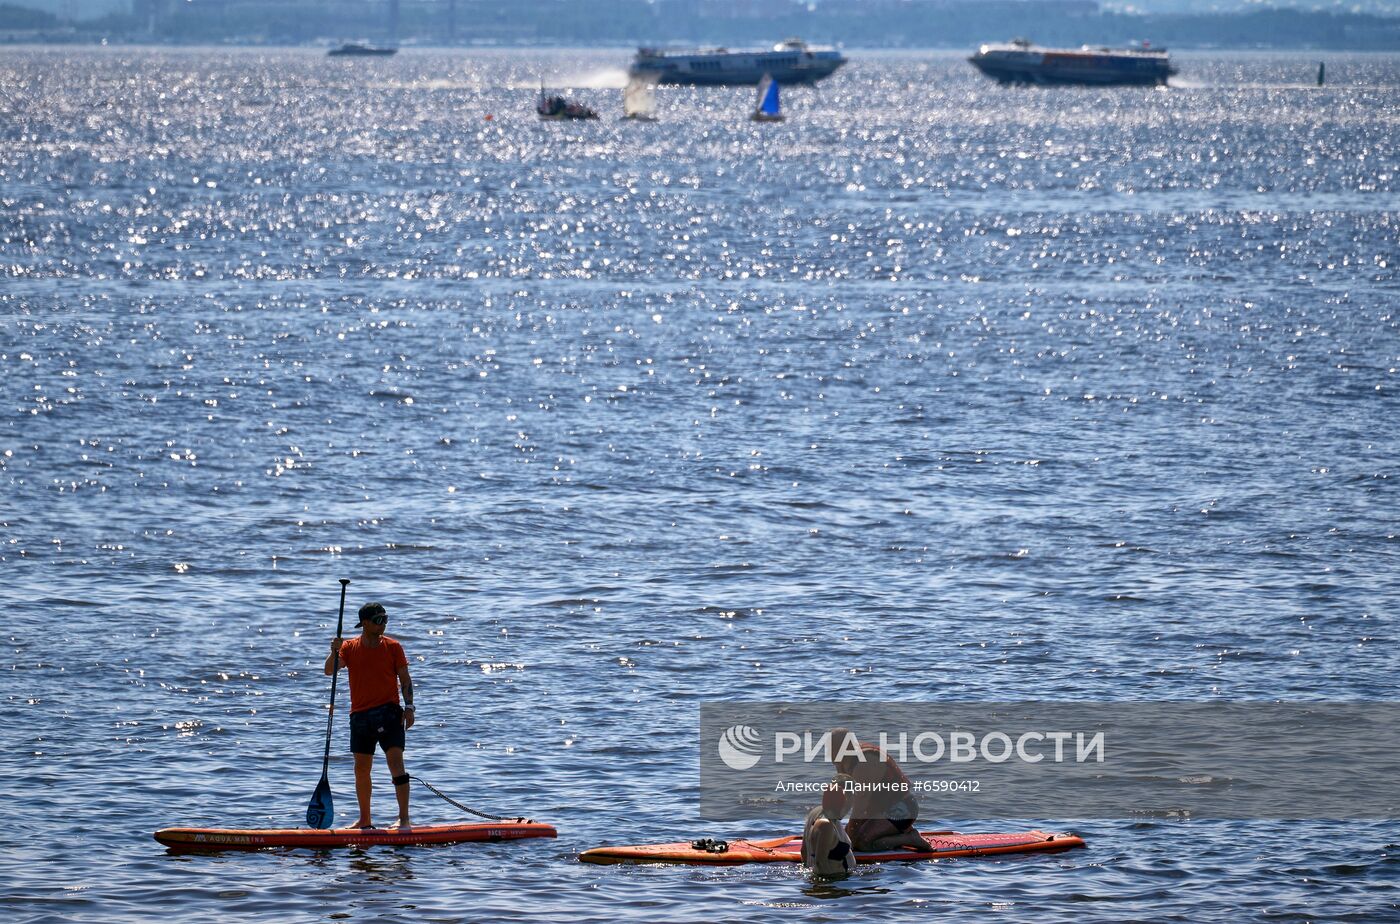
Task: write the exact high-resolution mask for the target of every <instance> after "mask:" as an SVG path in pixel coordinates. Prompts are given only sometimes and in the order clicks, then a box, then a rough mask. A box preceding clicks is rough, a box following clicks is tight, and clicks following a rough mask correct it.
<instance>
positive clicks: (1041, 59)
mask: <svg viewBox="0 0 1400 924" xmlns="http://www.w3.org/2000/svg"><path fill="white" fill-rule="evenodd" d="M967 60H968V61H971V62H972V64H973V66H974V67H976V68H977V69H978V70H979V71H981V72H982V73H984V74H986V75H987V76H988V77H993V78H995V79H996V80H998V81H1000V82H1001V83H1055V84H1084V85H1094V86H1113V85H1125V84H1129V85H1131V84H1139V85H1152V84H1160V85H1165V84H1166V82H1167V78H1168V77H1170V76H1171V75H1172V74H1175V73H1176V68H1175V67H1173V66H1172V63H1171V60H1170V59H1169V58H1168V57H1167V50H1166V49H1165V48H1150V47H1148V46H1147V45H1146V44H1144V45H1143V46H1142V47H1139V48H1090V47H1089V46H1088V45H1085V46H1084V47H1082V48H1039V47H1037V46H1035V45H1032V44H1031V43H1030V42H1028V41H1026V40H1025V39H1015V40H1014V41H1012V42H1010V43H1008V44H1004V45H983V46H982V47H981V48H979V49H978V50H977V54H975V55H973V56H972V57H970V58H968V59H967Z"/></svg>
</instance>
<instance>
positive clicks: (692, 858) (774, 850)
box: [579, 831, 1085, 866]
mask: <svg viewBox="0 0 1400 924" xmlns="http://www.w3.org/2000/svg"><path fill="white" fill-rule="evenodd" d="M921 834H922V836H923V839H924V843H926V844H927V845H928V850H912V849H903V850H892V851H888V852H884V853H858V854H856V859H857V861H859V862H861V863H881V862H885V861H911V860H938V859H942V858H946V857H986V856H996V855H999V854H1008V853H1036V852H1052V851H1059V850H1072V849H1073V848H1075V847H1083V846H1085V844H1084V839H1083V838H1080V837H1077V836H1075V835H1073V834H1053V833H1050V832H1047V831H1021V832H1016V833H1011V834H960V833H958V832H957V831H927V832H921ZM727 846H728V849H727V850H725V851H723V852H718V853H717V852H714V851H712V850H700V849H697V848H695V847H694V846H692V842H690V841H682V842H679V843H675V844H639V845H636V846H630V847H595V848H593V849H592V850H585V851H584V852H583V853H581V854H579V859H580V860H582V861H583V862H585V863H693V864H709V865H714V866H737V865H739V864H742V863H800V862H801V861H802V835H800V834H793V835H788V836H787V837H774V838H768V839H761V840H747V839H738V840H732V841H728V842H727Z"/></svg>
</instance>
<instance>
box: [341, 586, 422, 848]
mask: <svg viewBox="0 0 1400 924" xmlns="http://www.w3.org/2000/svg"><path fill="white" fill-rule="evenodd" d="M388 622H389V614H388V613H386V612H385V611H384V607H383V606H382V605H381V604H378V603H366V604H365V605H364V606H362V607H360V621H359V622H357V623H355V625H356V626H357V627H359V628H360V637H359V638H351V639H343V640H342V639H340V638H338V637H337V638H333V639H331V653H330V655H329V656H327V658H326V676H328V677H329V676H330V675H331V674H332V673H334V672H335V670H336V669H337V664H340V665H344V666H345V667H346V668H347V669H348V670H349V671H350V750H351V752H352V753H353V754H354V755H355V798H356V799H358V800H359V803H360V820H359V821H357V822H355V824H354V825H352V826H351V827H355V828H372V827H374V821H373V816H372V815H371V814H370V798H371V794H372V792H373V789H374V785H373V781H372V779H371V771H372V770H373V769H374V748H375V745H378V746H379V747H381V748H383V749H384V760H385V762H386V763H387V764H388V765H389V773H390V774H392V775H393V781H394V795H395V796H396V797H397V798H398V800H399V823H398V827H400V828H407V827H409V821H408V783H409V776H408V771H407V770H405V769H404V766H403V746H404V732H405V731H407V730H408V729H410V728H412V727H413V712H414V709H413V679H412V678H411V677H409V676H408V658H407V657H405V655H404V653H403V646H402V645H400V644H399V643H398V642H397V641H395V640H394V639H392V638H390V637H389V636H387V635H385V634H384V628H385V626H386V625H388ZM337 655H338V657H337ZM400 688H402V689H403V706H402V707H400V706H399V689H400Z"/></svg>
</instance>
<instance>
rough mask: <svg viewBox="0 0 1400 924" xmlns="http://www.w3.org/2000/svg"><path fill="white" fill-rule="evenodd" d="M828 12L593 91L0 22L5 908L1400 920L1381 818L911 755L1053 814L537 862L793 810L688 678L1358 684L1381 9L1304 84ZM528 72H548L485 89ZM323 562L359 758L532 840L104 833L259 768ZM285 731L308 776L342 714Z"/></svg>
mask: <svg viewBox="0 0 1400 924" xmlns="http://www.w3.org/2000/svg"><path fill="white" fill-rule="evenodd" d="M852 58H853V61H852V63H851V65H850V66H849V67H848V68H846V69H845V70H843V71H842V72H841V73H840V74H839V75H838V76H836V77H834V78H833V79H831V80H830V81H828V82H826V83H825V84H823V85H822V86H820V87H819V88H817V89H815V90H812V89H794V90H787V91H785V95H784V103H785V106H786V107H787V111H788V121H786V122H785V123H782V124H778V125H754V124H751V123H750V122H749V121H748V120H747V113H748V111H749V109H750V108H751V106H752V104H753V100H752V98H751V91H750V90H746V89H711V90H696V89H686V88H662V89H661V90H660V91H659V92H658V94H657V96H658V103H659V113H658V114H659V117H660V121H658V122H656V123H650V124H635V123H628V122H623V121H620V120H619V119H618V118H617V117H618V116H620V114H621V99H620V96H621V94H620V93H619V92H618V90H617V89H616V88H617V87H619V86H620V85H621V82H622V79H623V74H622V69H623V67H624V66H625V63H626V60H627V54H626V53H625V52H623V51H557V52H548V53H540V52H526V51H521V52H504V51H470V52H469V51H453V52H447V51H417V50H410V51H406V52H403V53H401V54H400V55H398V56H397V57H394V58H392V59H387V60H365V61H355V60H345V59H326V58H325V57H324V56H323V55H322V54H321V53H320V52H317V51H312V50H227V49H218V50H213V49H180V50H141V49H69V48H63V49H46V48H7V49H0V276H2V277H3V278H0V415H3V416H0V487H3V490H0V567H3V574H4V581H3V584H0V587H3V595H4V608H5V611H6V613H7V615H8V617H9V619H8V625H7V627H6V630H5V632H4V637H5V640H6V643H7V644H6V653H5V659H4V665H5V667H6V668H7V670H6V672H5V676H6V678H7V679H6V680H5V682H4V686H3V697H4V699H3V701H4V703H5V706H6V708H7V710H8V712H9V715H10V721H9V722H7V723H6V728H5V731H4V732H3V738H0V740H2V741H3V743H4V747H3V748H0V769H3V770H4V772H5V775H6V777H7V778H8V779H9V780H10V781H11V789H10V793H11V795H10V799H9V800H8V802H7V805H8V808H9V812H8V824H9V829H10V830H9V836H8V837H7V838H6V839H5V841H6V845H5V847H4V848H3V850H0V880H3V881H4V882H5V886H4V888H3V889H0V908H3V909H4V910H5V911H6V913H8V914H9V915H10V916H11V917H12V918H14V919H15V920H17V921H75V920H83V921H113V922H127V921H147V920H151V919H152V918H154V917H156V916H157V915H159V916H161V917H165V918H170V919H174V920H194V919H207V918H208V917H209V916H211V915H214V914H217V915H220V916H222V917H226V918H231V919H236V920H246V921H269V922H271V921H283V920H309V919H326V918H332V917H334V918H348V919H351V920H370V919H374V920H388V921H415V922H416V921H443V922H447V921H481V920H496V919H520V918H532V917H533V918H539V919H550V920H562V919H567V920H570V921H575V922H593V921H599V922H610V921H614V920H616V919H618V918H623V919H628V920H668V921H682V920H684V921H694V920H714V921H754V920H771V919H787V918H791V919H802V920H809V921H838V920H850V919H853V918H862V919H872V918H873V919H881V920H885V919H889V920H904V919H909V920H922V919H933V918H935V917H937V918H940V919H943V918H952V917H963V918H974V917H976V918H981V919H985V918H987V917H989V916H991V917H996V918H1000V919H1004V920H1026V919H1030V918H1032V917H1034V918H1035V919H1037V920H1044V921H1086V920H1102V921H1122V920H1166V921H1172V920H1179V921H1192V922H1199V921H1238V920H1243V919H1250V920H1268V921H1311V920H1331V921H1375V920H1381V919H1385V918H1387V917H1395V916H1400V888H1398V887H1397V883H1400V846H1397V844H1400V838H1397V835H1396V833H1395V827H1394V823H1393V822H1389V823H1385V822H1379V821H1378V822H1347V823H1340V822H1339V823H1316V822H1313V823H1306V824H1298V823H1287V822H1277V821H1274V822H1252V823H1247V822H1210V821H1199V820H1196V821H1189V822H1186V821H1168V820H1163V819H1149V818H1143V819H1124V820H1121V821H1102V820H1096V821H1086V820H1076V819H1060V818H1030V819H1012V820H1007V819H991V820H986V819H981V820H979V819H967V818H960V817H957V816H956V814H952V815H949V814H945V813H941V812H940V811H939V808H938V806H937V805H933V804H931V805H928V806H925V810H924V814H925V815H927V816H929V817H928V818H927V820H926V822H925V826H926V827H942V826H947V827H957V828H959V829H962V830H997V829H1002V830H1006V829H1017V828H1023V827H1027V826H1039V827H1045V828H1050V829H1056V830H1073V831H1076V832H1078V833H1080V834H1082V835H1083V836H1084V837H1085V838H1086V839H1087V840H1088V841H1089V844H1090V849H1089V850H1085V851H1075V852H1072V853H1067V854H1059V855H1052V856H1029V857H1010V858H1002V859H988V860H954V861H945V862H940V863H929V864H913V865H898V864H886V865H879V866H871V867H865V868H862V869H861V870H859V871H858V872H857V874H856V875H855V876H853V877H852V878H851V879H849V880H848V881H845V882H842V883H837V884H820V883H813V882H812V881H811V880H810V879H809V878H807V877H805V876H804V875H803V874H802V872H801V871H800V870H798V869H796V868H790V867H779V866H752V867H740V868H732V869H693V868H677V867H592V866H586V865H583V864H580V863H578V862H576V860H575V856H576V855H577V853H578V852H579V851H580V850H583V849H586V848H588V847H591V846H597V845H599V844H603V843H639V842H647V841H666V840H680V839H689V838H693V837H702V836H714V837H730V838H733V837H738V836H743V835H765V834H773V833H782V832H784V831H786V830H792V829H795V828H796V827H797V826H798V820H797V819H789V820H782V819H772V818H756V819H754V820H753V821H752V822H751V823H748V824H744V825H727V824H726V825H718V824H715V823H712V822H707V821H705V820H704V819H702V818H700V817H698V809H697V787H698V779H697V747H698V742H697V739H696V725H697V708H698V704H699V703H701V702H705V701H714V700H736V699H738V700H741V699H795V700H827V699H830V700H838V701H843V702H848V701H858V700H881V699H909V700H913V699H917V700H931V701H937V700H940V699H943V700H950V701H951V700H1003V701H1004V700H1007V699H1017V698H1042V699H1077V700H1202V699H1214V698H1218V699H1223V700H1232V701H1233V700H1245V699H1281V700H1295V699H1307V700H1325V699H1360V700H1367V699H1390V698H1392V697H1393V695H1394V691H1395V687H1396V682H1397V679H1400V668H1397V665H1398V664H1400V660H1398V659H1397V645H1396V629H1395V615H1394V614H1395V611H1396V608H1397V604H1400V495H1397V479H1400V467H1398V466H1397V459H1400V424H1398V423H1397V420H1400V404H1397V398H1396V396H1397V394H1400V319H1397V317H1396V308H1397V304H1400V284H1398V283H1400V277H1398V276H1397V271H1396V262H1397V260H1400V216H1397V210H1396V202H1397V198H1396V192H1397V187H1400V164H1398V163H1397V153H1396V146H1395V143H1394V139H1395V138H1396V137H1397V135H1400V106H1397V99H1400V96H1397V93H1400V57H1397V56H1381V55H1333V56H1326V57H1325V60H1326V62H1327V74H1328V77H1329V84H1328V86H1326V87H1324V88H1316V87H1313V86H1311V82H1312V79H1313V76H1314V75H1315V71H1316V56H1314V57H1313V58H1311V59H1309V58H1307V57H1305V56H1301V55H1263V54H1226V53H1216V54H1190V55H1179V56H1178V58H1179V63H1180V66H1181V71H1182V72H1181V75H1180V76H1179V77H1178V78H1176V80H1175V81H1174V82H1175V83H1176V86H1173V87H1171V88H1169V89H1165V90H1155V89H1106V90H1097V89H1006V88H1001V87H999V86H997V85H996V84H995V83H992V82H991V81H988V80H986V79H985V78H983V77H981V76H980V75H978V74H977V73H976V72H975V71H974V70H973V69H972V68H971V67H970V65H967V64H966V63H965V62H964V61H963V60H962V59H961V57H959V56H956V55H951V54H947V53H901V54H890V53H858V52H857V53H852ZM541 79H544V80H546V81H548V82H549V84H550V85H551V86H556V87H564V88H568V92H569V93H570V95H573V96H577V97H579V98H581V99H583V100H584V101H586V102H589V103H591V104H593V105H595V106H597V107H598V108H599V109H600V110H601V111H602V113H603V118H602V119H600V120H599V121H597V122H592V123H579V124H557V123H551V124H546V123H540V122H539V121H537V120H536V119H535V117H534V114H533V109H532V107H533V97H534V93H535V92H536V91H537V88H538V84H539V81H540V80H541ZM339 577H349V578H351V579H352V580H353V582H354V583H353V584H352V586H351V605H352V607H353V606H358V604H359V603H361V602H364V601H365V600H368V599H379V600H382V601H383V602H384V603H385V605H386V606H387V607H388V609H389V612H390V614H391V621H390V632H391V633H392V634H393V635H394V636H395V637H397V638H399V639H400V640H401V641H402V642H403V643H404V645H405V648H406V650H407V652H408V654H409V657H410V661H411V665H412V670H413V674H414V679H415V684H416V688H417V691H418V695H417V701H418V704H419V708H420V712H419V724H418V726H417V727H416V728H415V729H414V730H413V731H412V732H411V733H410V743H409V749H408V752H407V760H408V765H409V769H410V771H411V772H413V773H415V774H417V775H420V776H422V777H424V778H426V779H427V780H429V781H430V782H433V783H434V784H435V785H437V786H438V787H440V788H442V789H444V790H445V791H447V792H449V793H450V794H452V795H454V796H455V797H457V798H458V799H460V800H462V801H464V802H467V803H468V804H471V805H473V806H475V807H477V808H480V809H482V810H485V811H488V812H493V813H496V814H526V815H529V816H532V817H534V818H537V819H540V820H544V821H548V822H551V823H553V824H555V825H557V826H558V828H559V831H560V837H559V839H558V840H556V841H530V842H522V843H515V844H499V845H489V844H488V845H465V846H455V847H441V848H413V849H374V850H367V851H342V852H331V853H317V852H310V851H292V852H266V853H255V854H247V855H239V854H230V855H224V856H195V857H179V856H171V855H167V854H166V853H165V852H164V850H163V849H162V848H160V847H159V846H158V845H157V844H156V843H155V842H154V841H153V840H151V838H150V833H151V832H152V831H153V830H155V829H156V828H159V827H163V826H167V825H193V824H200V825H229V826H292V825H297V824H300V823H301V821H302V819H303V817H304V812H305V806H306V802H307V800H308V799H309V797H310V795H311V791H312V790H313V788H314V787H315V784H316V781H317V779H318V777H319V774H320V757H321V749H322V745H323V734H324V728H325V717H326V713H325V708H326V700H327V697H328V693H329V691H328V686H329V684H328V682H327V680H326V678H325V677H324V676H322V674H321V670H320V665H321V661H322V659H323V657H324V653H325V650H326V645H327V642H328V640H329V638H330V637H331V636H332V635H333V634H334V630H335V622H336V603H337V598H338V589H339V588H338V584H337V578H339ZM350 622H353V619H351V620H350ZM348 625H349V623H347V627H348ZM340 696H341V697H342V700H341V703H342V706H341V709H340V710H339V711H340V712H341V713H342V714H343V711H344V707H343V703H344V700H343V697H344V696H345V689H344V687H343V685H342V687H341V689H340ZM333 755H334V756H333V759H332V766H331V784H332V788H333V790H334V792H335V794H336V806H337V810H338V813H339V819H340V820H341V821H343V822H345V823H349V822H350V821H352V820H353V816H352V815H351V814H347V813H352V812H353V803H354V797H353V792H354V789H353V781H352V778H351V773H350V763H349V755H348V753H347V736H346V730H345V728H344V721H343V718H342V719H339V720H338V721H337V723H336V738H335V744H334V748H333ZM378 784H379V789H378V793H379V800H378V802H377V805H378V807H379V811H378V815H377V817H378V818H379V820H381V821H385V822H387V821H389V820H391V816H390V814H389V813H390V811H391V809H390V808H389V802H390V798H389V796H390V794H389V787H388V781H387V777H385V775H384V772H383V771H382V769H381V770H380V772H379V779H378ZM414 798H415V806H414V814H415V818H416V820H418V821H420V822H427V821H447V820H455V819H456V818H457V817H459V816H458V813H457V812H456V810H455V809H453V808H452V807H450V806H448V805H446V804H445V803H442V802H440V801H438V800H437V799H435V798H434V797H433V796H431V795H430V794H429V793H427V792H426V791H425V790H422V789H417V790H416V791H415V794H414ZM1299 799H1300V801H1302V800H1306V799H1307V794H1306V793H1299ZM1013 814H1014V813H1013Z"/></svg>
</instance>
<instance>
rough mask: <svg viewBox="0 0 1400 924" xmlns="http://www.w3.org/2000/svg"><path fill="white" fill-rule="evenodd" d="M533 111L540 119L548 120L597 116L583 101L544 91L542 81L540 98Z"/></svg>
mask: <svg viewBox="0 0 1400 924" xmlns="http://www.w3.org/2000/svg"><path fill="white" fill-rule="evenodd" d="M535 113H536V114H537V115H538V116H539V117H540V118H541V119H546V120H548V121H550V122H561V121H564V120H565V119H596V118H598V113H597V112H596V111H595V110H593V109H591V108H590V107H588V106H585V105H584V104H583V103H576V102H574V101H573V100H569V99H565V98H564V97H562V96H560V95H559V94H557V93H546V92H545V89H544V84H543V83H541V84H540V98H539V100H538V101H537V102H536V103H535Z"/></svg>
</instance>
